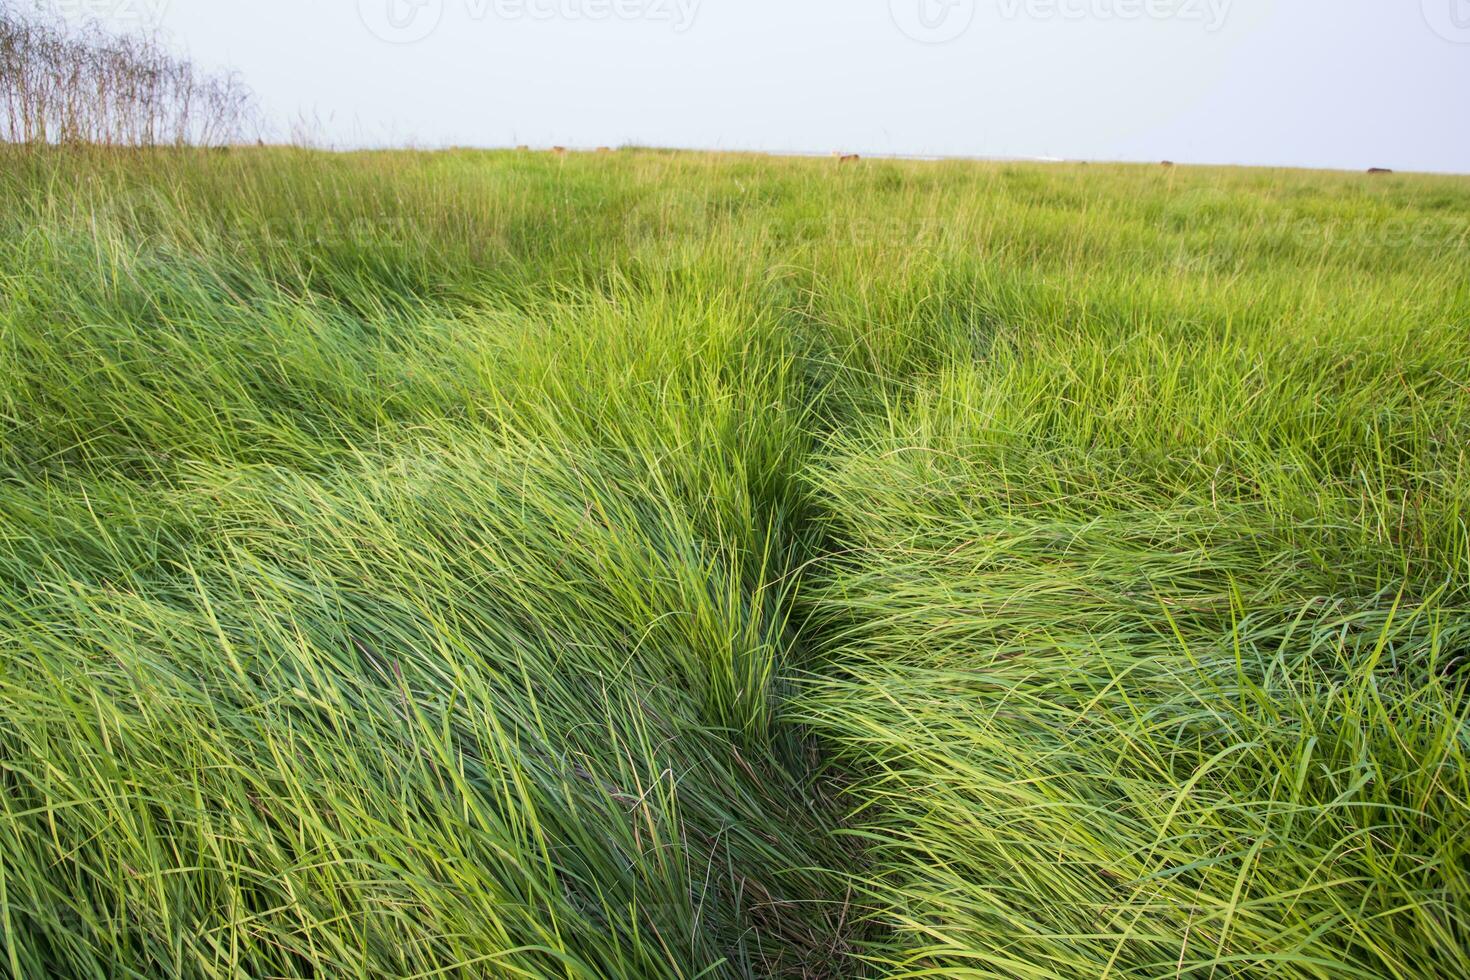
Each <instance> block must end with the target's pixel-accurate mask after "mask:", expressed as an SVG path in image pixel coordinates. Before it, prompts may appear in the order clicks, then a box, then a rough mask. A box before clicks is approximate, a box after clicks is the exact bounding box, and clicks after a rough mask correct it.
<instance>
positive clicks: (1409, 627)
mask: <svg viewBox="0 0 1470 980" xmlns="http://www.w3.org/2000/svg"><path fill="white" fill-rule="evenodd" d="M0 159H3V164H4V167H3V169H0V291H3V292H0V299H3V302H0V359H3V362H4V365H5V370H3V371H0V783H3V787H4V793H3V794H0V807H3V809H0V859H3V860H0V910H3V914H0V953H3V955H0V962H4V963H5V964H6V966H7V968H8V969H9V970H10V972H12V973H14V974H15V975H17V976H23V977H30V976H41V975H62V976H79V977H81V976H94V977H100V976H186V977H195V976H197V977H216V976H218V977H223V976H242V975H245V976H301V977H306V976H328V975H330V976H363V977H380V976H381V977H386V976H420V977H428V976H466V977H473V976H534V977H543V976H545V977H551V976H562V977H682V978H695V977H710V976H775V975H791V976H834V977H835V976H841V977H846V976H857V975H873V976H888V975H893V976H956V977H962V976H976V977H979V976H986V977H990V976H1004V977H1018V978H1032V977H1036V978H1039V977H1077V978H1089V980H1090V978H1095V977H1103V976H1126V977H1179V976H1183V977H1199V978H1207V977H1264V976H1294V977H1384V976H1387V977H1403V978H1411V977H1425V976H1445V977H1452V976H1460V975H1463V974H1464V973H1465V972H1466V969H1467V966H1470V964H1467V963H1466V954H1465V952H1464V950H1465V948H1466V943H1467V928H1470V922H1467V917H1470V912H1467V910H1470V881H1467V876H1466V869H1467V867H1470V861H1467V846H1470V845H1467V844H1466V843H1465V841H1466V839H1467V834H1466V830H1467V826H1466V824H1467V806H1470V774H1467V748H1470V744H1467V728H1466V722H1465V718H1466V704H1465V698H1466V694H1465V677H1466V674H1465V667H1464V660H1465V656H1466V651H1467V645H1470V595H1467V585H1470V540H1467V531H1466V515H1467V503H1470V471H1467V460H1466V446H1467V445H1470V380H1467V379H1470V331H1467V330H1466V329H1465V328H1466V326H1467V324H1470V286H1467V283H1470V275H1467V273H1470V252H1467V250H1466V249H1467V241H1470V223H1467V219H1466V215H1467V214H1470V185H1467V184H1466V183H1465V182H1464V181H1463V180H1460V179H1455V178H1427V177H1414V176H1407V175H1395V176H1393V177H1390V178H1385V179H1380V180H1373V181H1367V180H1365V179H1364V178H1361V177H1357V176H1355V175H1332V174H1303V173H1286V172H1273V171H1227V170H1219V171H1212V170H1194V169H1191V168H1172V169H1170V170H1168V171H1165V172H1161V171H1160V170H1159V169H1157V168H1147V169H1146V168H1126V167H1095V166H1094V167H1080V166H1076V167H1067V166H1062V167H1030V166H1015V165H992V164H940V165H928V164H906V163H887V162H865V163H863V164H862V165H860V166H858V167H845V168H842V169H840V170H839V169H837V168H835V165H830V164H829V163H828V162H827V161H813V160H805V161H779V160H770V159H763V158H757V157H737V156H730V157H719V156H701V155H676V154H664V153H655V152H648V151H638V152H625V153H619V154H613V155H598V156H595V157H593V156H587V157H578V156H575V155H574V156H572V157H569V158H567V159H566V160H564V161H563V160H557V159H554V158H551V157H548V156H543V155H535V154H477V153H447V154H410V153H401V154H363V155H354V156H325V155H317V154H308V153H298V152H294V151H281V150H266V151H259V152H255V151H233V152H231V153H228V154H212V155H204V154H199V155H194V154H188V153H155V154H139V155H135V156H89V155H85V154H77V153H70V154H59V153H49V152H18V151H10V150H7V151H6V152H5V153H4V155H3V158H0Z"/></svg>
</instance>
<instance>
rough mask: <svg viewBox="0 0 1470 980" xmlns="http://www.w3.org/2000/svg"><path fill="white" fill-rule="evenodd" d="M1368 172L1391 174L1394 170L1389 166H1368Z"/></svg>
mask: <svg viewBox="0 0 1470 980" xmlns="http://www.w3.org/2000/svg"><path fill="white" fill-rule="evenodd" d="M1368 172H1369V173H1370V174H1391V173H1393V171H1392V170H1389V169H1388V168H1387V167H1369V168H1368Z"/></svg>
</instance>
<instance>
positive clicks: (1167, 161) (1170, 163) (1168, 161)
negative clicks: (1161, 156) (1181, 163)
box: [1159, 160, 1174, 167]
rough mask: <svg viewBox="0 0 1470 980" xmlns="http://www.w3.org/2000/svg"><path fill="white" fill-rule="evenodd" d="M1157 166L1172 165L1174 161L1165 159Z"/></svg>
mask: <svg viewBox="0 0 1470 980" xmlns="http://www.w3.org/2000/svg"><path fill="white" fill-rule="evenodd" d="M1159 166H1161V167H1172V166H1174V161H1173V160H1165V161H1164V162H1163V163H1160V164H1159Z"/></svg>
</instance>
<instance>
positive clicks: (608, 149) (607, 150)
mask: <svg viewBox="0 0 1470 980" xmlns="http://www.w3.org/2000/svg"><path fill="white" fill-rule="evenodd" d="M597 152H598V153H611V152H612V147H610V146H599V147H598V148H597Z"/></svg>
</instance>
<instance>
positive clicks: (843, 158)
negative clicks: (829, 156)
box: [837, 153, 862, 163]
mask: <svg viewBox="0 0 1470 980" xmlns="http://www.w3.org/2000/svg"><path fill="white" fill-rule="evenodd" d="M861 159H862V157H860V156H858V155H857V154H856V153H840V154H838V156H837V162H838V163H857V162H858V161H859V160H861Z"/></svg>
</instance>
